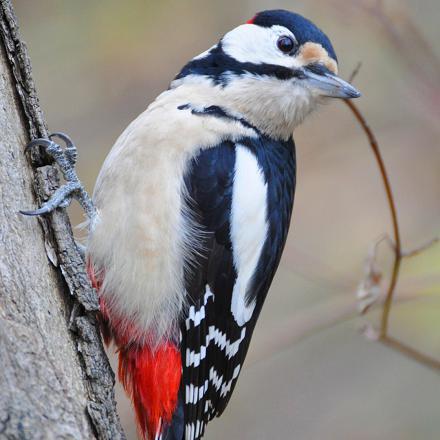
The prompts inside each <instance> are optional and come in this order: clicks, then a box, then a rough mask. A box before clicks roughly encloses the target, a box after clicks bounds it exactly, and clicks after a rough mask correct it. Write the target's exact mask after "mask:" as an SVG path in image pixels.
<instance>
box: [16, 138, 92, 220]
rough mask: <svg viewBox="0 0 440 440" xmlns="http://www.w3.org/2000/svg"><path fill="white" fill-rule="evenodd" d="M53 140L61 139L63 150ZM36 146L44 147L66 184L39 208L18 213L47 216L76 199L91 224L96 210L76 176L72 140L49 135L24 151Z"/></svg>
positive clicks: (74, 148)
mask: <svg viewBox="0 0 440 440" xmlns="http://www.w3.org/2000/svg"><path fill="white" fill-rule="evenodd" d="M53 138H59V139H61V140H62V141H63V142H64V144H65V148H64V149H63V148H62V147H61V146H60V145H59V144H57V143H56V142H54V141H53V140H52V139H53ZM36 146H41V147H44V148H45V149H46V153H48V154H49V155H51V156H52V158H53V159H54V161H55V163H56V164H57V165H58V168H59V169H60V171H61V173H62V174H63V177H64V179H65V181H66V184H64V185H62V186H60V187H59V188H58V189H57V190H56V191H55V192H54V193H53V195H52V196H51V198H50V199H49V200H48V201H47V202H45V203H44V204H43V205H42V206H41V207H40V208H38V209H36V210H30V211H26V210H23V211H20V213H21V214H23V215H29V216H36V215H44V214H49V213H50V212H52V211H54V210H55V209H56V208H67V207H68V206H69V205H70V202H71V201H72V198H76V199H77V200H78V202H79V203H80V205H81V206H82V208H83V209H84V211H85V212H86V215H87V217H88V218H89V219H90V221H91V222H93V220H94V219H95V218H96V209H95V206H94V205H93V202H92V200H91V198H90V196H89V195H88V194H87V192H86V190H85V189H84V187H83V186H82V184H81V182H80V180H79V179H78V176H77V174H76V170H75V164H76V158H77V149H76V147H75V144H74V143H73V141H72V139H70V137H69V136H67V135H66V134H64V133H60V132H55V133H51V134H50V135H49V139H44V138H39V139H34V140H33V141H31V142H29V144H28V145H27V146H26V149H25V151H29V150H30V149H31V148H33V147H36Z"/></svg>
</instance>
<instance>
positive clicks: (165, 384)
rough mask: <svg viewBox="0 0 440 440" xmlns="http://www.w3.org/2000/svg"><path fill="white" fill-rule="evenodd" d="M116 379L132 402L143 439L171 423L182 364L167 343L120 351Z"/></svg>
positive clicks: (152, 437) (150, 438) (176, 353)
mask: <svg viewBox="0 0 440 440" xmlns="http://www.w3.org/2000/svg"><path fill="white" fill-rule="evenodd" d="M118 374H119V380H120V381H121V382H122V384H123V385H124V388H125V391H126V392H127V393H128V394H129V395H130V397H131V398H132V400H133V404H134V408H135V411H136V419H137V423H138V427H139V430H140V432H141V435H142V438H143V439H149V440H152V439H154V437H155V435H156V433H157V432H158V430H159V429H160V428H161V426H163V424H164V423H165V424H168V423H170V422H171V419H172V416H173V413H174V410H175V409H176V405H177V393H178V391H179V385H180V378H181V375H182V365H181V359H180V351H179V350H178V349H177V347H176V346H175V345H173V344H172V343H170V342H167V343H164V344H163V345H161V346H159V348H157V349H156V350H154V351H153V350H152V349H150V348H149V347H147V346H144V347H131V348H126V349H121V351H120V352H119V369H118Z"/></svg>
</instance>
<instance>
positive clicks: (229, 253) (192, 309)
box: [181, 138, 295, 440]
mask: <svg viewBox="0 0 440 440" xmlns="http://www.w3.org/2000/svg"><path fill="white" fill-rule="evenodd" d="M240 145H241V146H245V147H246V148H248V149H249V150H250V151H251V152H252V153H253V154H255V156H256V158H257V160H258V163H259V165H260V167H261V169H262V170H263V172H264V177H265V179H266V183H267V203H268V206H267V223H268V234H267V238H266V241H265V244H264V246H263V249H262V252H261V256H260V260H259V263H258V267H257V271H256V273H255V274H254V277H253V281H252V288H251V289H250V290H249V291H248V298H247V300H248V302H251V301H253V300H256V307H255V310H254V312H253V316H252V318H251V319H250V320H249V321H248V322H247V323H246V324H245V325H243V326H239V325H238V324H237V323H236V321H235V319H234V317H233V315H232V313H231V298H232V291H233V287H234V283H235V280H236V277H237V273H236V269H235V267H234V261H233V249H232V246H233V244H232V243H231V236H230V218H231V202H232V192H233V184H234V166H235V157H236V145H235V144H234V143H233V142H227V141H226V142H223V143H221V144H219V145H218V146H216V147H214V148H210V149H206V150H203V151H202V152H201V153H200V154H199V155H198V156H197V157H196V158H195V159H194V160H193V161H192V163H191V165H190V167H189V170H188V172H187V175H186V179H185V183H186V187H187V191H188V205H189V208H190V211H191V212H192V214H193V216H194V218H195V220H196V221H197V222H198V223H199V225H201V227H202V229H203V232H202V234H201V238H200V248H199V249H200V252H199V253H198V255H197V256H196V262H195V264H194V265H193V266H192V267H191V268H187V269H186V273H185V283H186V289H187V293H188V295H189V297H190V302H191V303H190V306H189V310H188V312H187V316H186V319H185V320H184V322H182V326H181V332H182V341H181V352H182V364H183V379H182V389H181V391H182V399H183V403H184V418H185V438H186V439H187V440H189V439H198V438H201V436H202V435H203V432H204V429H205V425H206V423H207V422H208V421H209V420H211V419H212V418H213V417H214V416H218V415H220V414H221V413H222V412H223V410H224V409H225V407H226V405H227V403H228V401H229V398H230V396H231V394H232V391H233V389H234V386H235V383H236V380H237V377H238V375H239V373H240V370H241V368H242V365H243V362H244V359H245V357H246V353H247V350H248V347H249V342H250V339H251V336H252V332H253V330H254V327H255V323H256V320H257V318H258V315H259V312H260V310H261V306H262V304H263V302H264V298H265V296H266V293H267V291H268V289H269V286H270V283H271V281H272V278H273V276H274V274H275V270H276V268H277V266H278V263H279V260H280V257H281V253H282V249H283V247H284V244H285V240H286V236H287V231H288V226H289V222H290V215H291V211H292V205H293V191H294V187H295V156H294V145H293V141H292V140H289V141H288V142H278V141H277V142H275V141H272V140H270V139H267V138H259V139H244V140H242V141H241V142H240ZM249 190H250V191H252V188H250V189H249Z"/></svg>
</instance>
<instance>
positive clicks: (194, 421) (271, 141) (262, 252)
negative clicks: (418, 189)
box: [25, 10, 360, 440]
mask: <svg viewBox="0 0 440 440" xmlns="http://www.w3.org/2000/svg"><path fill="white" fill-rule="evenodd" d="M337 71H338V62H337V58H336V54H335V51H334V49H333V47H332V44H331V43H330V40H329V39H328V37H327V36H326V35H325V34H324V33H323V32H322V31H321V30H320V29H318V28H317V27H316V26H315V25H314V24H313V23H311V22H310V21H309V20H307V19H306V18H304V17H302V16H300V15H298V14H295V13H292V12H288V11H284V10H270V11H263V12H260V13H258V14H257V15H255V17H254V18H252V19H251V20H249V21H248V22H246V23H245V24H242V25H240V26H238V27H236V28H235V29H233V30H231V31H230V32H228V33H227V34H226V35H224V36H223V38H221V40H220V41H219V42H218V43H217V44H216V45H214V46H212V47H211V48H210V49H209V50H207V51H206V52H204V53H202V54H201V55H199V56H196V57H195V58H193V59H192V60H191V61H189V63H188V64H186V65H185V66H184V67H183V69H182V70H181V71H180V73H179V74H178V75H177V76H176V77H175V79H174V80H173V81H172V82H171V85H170V87H169V89H168V90H166V91H165V92H163V93H162V94H161V95H159V96H158V98H157V99H156V100H155V101H154V102H153V103H152V104H151V105H150V106H149V107H148V108H147V109H146V110H145V112H144V113H142V114H141V115H140V116H139V117H137V119H135V120H134V121H133V122H132V123H131V124H130V125H129V126H128V127H127V128H126V130H125V131H124V132H123V133H122V135H121V136H120V137H119V139H118V140H117V141H116V143H115V145H114V146H113V148H112V150H111V152H110V153H109V155H108V157H107V158H106V160H105V162H104V164H103V166H102V169H101V171H100V173H99V177H98V179H97V182H96V186H95V190H94V193H93V202H92V201H91V200H90V199H89V198H88V196H87V194H86V193H85V191H84V190H83V188H82V186H81V184H80V182H79V180H78V178H77V176H76V173H75V170H74V165H75V163H74V157H76V154H75V153H74V148H75V147H74V145H73V144H72V143H71V141H70V140H69V139H68V138H67V137H66V136H65V135H62V134H55V135H54V136H52V137H51V140H44V139H38V140H36V141H33V142H32V143H31V144H30V145H31V146H35V145H42V146H44V147H46V148H47V150H48V152H49V153H51V154H52V155H53V156H54V158H55V160H56V161H57V163H58V165H59V166H60V168H61V171H62V172H63V173H64V176H65V179H66V181H67V184H66V185H65V186H64V187H61V188H60V189H59V190H58V191H57V193H56V194H55V196H54V197H53V198H52V199H51V200H49V201H48V202H47V203H46V204H44V205H43V206H42V207H41V208H40V209H37V210H36V211H27V212H25V214H28V215H40V214H45V213H47V212H50V211H51V210H53V209H55V208H56V207H59V206H62V207H63V206H66V205H67V204H68V203H69V202H70V199H71V198H72V197H76V198H77V199H79V201H80V202H81V204H82V205H83V207H84V208H85V209H86V213H87V215H88V216H89V218H90V221H89V234H88V239H87V246H86V261H87V269H88V273H89V276H90V279H91V282H92V284H93V286H94V287H95V288H96V290H97V292H98V295H99V301H100V308H101V314H100V321H101V326H102V333H103V337H104V339H105V341H106V342H107V343H109V342H110V341H113V342H114V344H115V345H116V347H117V351H118V354H119V371H118V372H119V378H120V380H121V382H122V383H123V385H124V387H125V390H126V391H127V393H128V394H129V396H130V397H131V399H132V401H133V405H134V409H135V412H136V417H137V423H138V427H139V431H140V435H141V436H142V438H145V439H149V440H152V439H163V440H197V439H200V438H202V437H203V435H204V432H205V428H206V425H207V423H208V422H209V421H210V420H211V419H212V418H213V417H216V416H220V415H221V414H222V412H223V411H224V409H225V408H226V405H227V404H228V401H229V399H230V397H231V394H232V392H233V390H234V387H235V385H236V382H237V378H238V376H239V374H240V372H241V370H242V368H243V362H244V360H245V357H246V353H247V351H248V348H249V343H250V340H251V337H252V333H253V331H254V328H255V324H256V322H257V319H258V316H259V314H260V311H261V308H262V306H263V303H264V300H265V298H266V294H267V292H268V290H269V287H270V285H271V282H272V279H273V277H274V275H275V272H276V269H277V267H278V264H279V261H280V258H281V254H282V252H283V248H284V245H285V242H286V237H287V232H288V229H289V224H290V218H291V213H292V206H293V199H294V190H295V170H296V162H295V145H294V141H293V137H292V135H293V131H294V129H295V127H296V126H297V125H298V124H300V123H301V121H303V119H304V118H305V117H306V116H307V115H308V114H309V113H310V112H311V111H312V110H314V109H315V108H316V107H317V105H318V104H319V103H321V102H324V101H326V100H327V99H328V98H341V99H350V98H357V97H359V96H360V93H359V92H358V91H357V90H356V89H355V88H354V87H353V86H351V85H350V84H348V83H347V82H345V81H344V80H342V79H341V78H339V77H338V76H337ZM55 136H58V137H61V138H62V140H64V141H65V142H66V145H67V148H66V149H65V150H62V149H61V147H60V146H59V145H58V144H57V143H55V142H54V141H53V137H55Z"/></svg>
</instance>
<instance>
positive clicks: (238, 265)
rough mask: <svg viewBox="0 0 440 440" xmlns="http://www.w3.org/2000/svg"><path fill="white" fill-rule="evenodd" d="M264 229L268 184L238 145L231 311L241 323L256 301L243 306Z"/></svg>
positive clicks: (256, 166) (249, 156) (246, 152)
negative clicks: (233, 276) (233, 281)
mask: <svg viewBox="0 0 440 440" xmlns="http://www.w3.org/2000/svg"><path fill="white" fill-rule="evenodd" d="M267 231H268V224H267V184H266V182H265V181H264V176H263V172H262V170H261V168H260V166H259V165H258V161H257V158H256V157H255V156H254V154H253V153H252V152H251V151H249V149H248V148H246V147H244V146H242V145H239V144H237V147H236V159H235V176H234V187H233V191H232V209H231V241H232V250H233V257H234V266H235V269H236V271H237V280H236V281H235V285H234V290H233V292H232V302H231V311H232V314H233V316H234V319H235V321H236V322H237V324H238V325H240V326H242V325H244V324H245V323H246V322H248V321H249V319H250V318H251V316H252V313H253V311H254V309H255V301H254V302H252V303H251V304H249V305H246V292H247V289H248V287H249V282H250V281H251V280H252V277H253V275H254V273H255V270H256V268H257V265H258V261H259V259H260V255H261V251H262V249H263V245H264V243H265V241H266V236H267Z"/></svg>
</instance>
